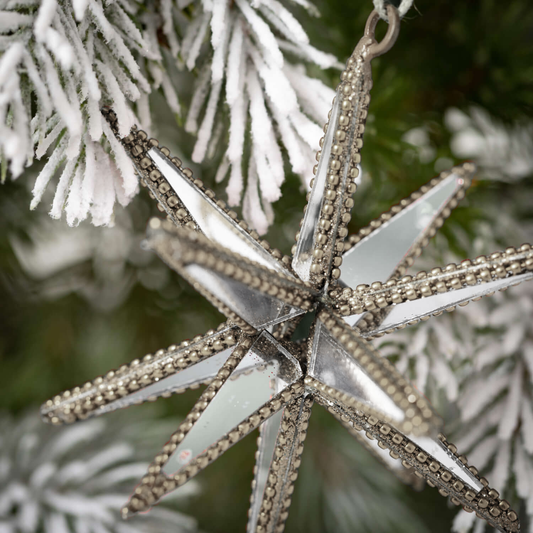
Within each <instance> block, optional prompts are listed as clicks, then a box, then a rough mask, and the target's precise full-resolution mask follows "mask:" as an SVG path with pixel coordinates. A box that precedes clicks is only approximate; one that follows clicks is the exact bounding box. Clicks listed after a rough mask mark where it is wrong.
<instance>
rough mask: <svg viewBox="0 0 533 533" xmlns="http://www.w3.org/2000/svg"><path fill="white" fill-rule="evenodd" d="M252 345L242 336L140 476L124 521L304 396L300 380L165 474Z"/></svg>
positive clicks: (124, 512)
mask: <svg viewBox="0 0 533 533" xmlns="http://www.w3.org/2000/svg"><path fill="white" fill-rule="evenodd" d="M251 345H252V339H251V338H250V337H244V336H243V337H242V339H241V340H240V342H239V344H238V345H237V347H236V348H235V350H234V351H233V353H232V355H231V356H230V357H229V359H228V360H227V361H226V362H225V363H224V365H223V366H222V367H221V369H220V371H219V372H218V374H217V376H216V377H215V379H214V380H213V381H212V382H211V383H210V384H209V386H208V387H207V388H206V389H205V391H204V392H203V393H202V395H201V396H200V398H199V399H198V401H197V402H196V404H195V405H194V407H193V408H192V410H191V412H190V413H189V414H188V415H187V417H186V418H185V420H184V421H183V422H182V423H181V424H180V426H179V428H178V429H177V431H176V432H175V433H174V434H173V435H172V436H171V437H170V441H169V442H168V443H167V444H166V445H165V446H164V447H163V449H162V450H161V452H160V453H159V454H158V455H157V456H156V457H155V459H154V462H153V463H152V464H151V465H150V467H149V468H148V475H146V476H145V477H143V479H142V481H141V484H140V485H139V486H138V487H137V488H136V489H135V492H134V494H133V496H132V498H131V499H130V501H129V502H128V504H127V505H126V506H125V507H124V508H123V510H122V514H123V516H124V517H125V518H127V517H128V516H130V515H131V514H134V513H137V512H142V511H146V510H148V509H149V508H150V507H151V506H152V505H154V504H155V503H156V502H157V501H158V500H159V499H160V498H161V497H163V496H164V495H165V494H167V493H168V492H170V491H172V490H174V489H175V488H176V487H179V486H181V485H183V484H184V483H186V482H187V481H189V479H191V478H192V477H194V476H195V475H196V474H198V472H200V471H201V470H203V469H204V468H205V467H206V466H207V465H208V464H210V463H211V462H212V461H214V460H215V459H217V458H218V456H219V455H220V454H222V453H223V452H225V451H226V450H227V449H228V448H229V447H230V446H233V444H235V443H237V442H238V441H239V440H241V439H242V438H243V437H245V436H246V435H248V433H250V432H251V431H253V430H254V429H255V428H257V427H258V426H259V425H260V424H261V423H262V422H264V421H265V420H266V419H267V418H269V417H270V416H272V415H273V414H274V413H276V412H277V411H279V410H280V409H281V408H282V407H283V406H284V405H286V404H287V403H289V402H291V401H292V400H294V399H296V398H297V397H298V396H301V395H302V394H303V392H304V385H303V382H302V380H300V381H298V382H296V383H294V384H293V385H291V386H289V387H288V388H287V389H286V390H284V391H283V392H281V393H280V394H277V395H275V396H273V397H272V398H271V399H270V401H269V402H268V403H266V404H265V405H264V406H263V407H261V408H260V409H258V410H257V411H256V412H254V413H252V414H251V415H250V416H249V417H248V418H247V419H245V420H244V421H243V422H241V423H240V424H239V425H238V426H236V427H234V428H233V429H232V430H231V431H229V432H228V433H227V435H225V436H224V437H222V438H221V439H219V440H217V441H216V442H215V443H213V444H212V445H211V446H209V447H208V448H207V449H206V450H205V451H204V452H203V453H201V454H200V455H198V456H197V457H196V458H195V459H193V460H192V461H191V462H190V463H189V464H188V465H187V466H186V467H185V468H183V469H181V471H180V472H179V473H177V474H175V475H173V476H167V475H165V474H164V473H163V472H162V467H163V466H164V465H165V463H166V462H167V461H168V459H169V457H170V455H171V454H172V453H173V452H174V451H175V450H176V448H177V446H178V444H179V443H180V442H181V441H182V440H183V439H184V438H185V435H186V434H187V433H188V432H189V431H190V430H191V429H192V428H193V426H194V424H195V423H196V421H197V420H199V419H200V417H201V415H202V413H203V412H204V411H205V410H206V409H207V407H208V406H209V404H210V403H211V402H212V401H213V400H214V399H215V398H216V394H217V392H218V391H219V390H220V389H221V388H222V386H223V385H224V384H225V383H226V381H227V380H228V379H235V375H234V374H233V371H234V370H235V368H236V367H237V365H238V364H239V363H240V362H241V360H242V359H243V357H244V356H245V355H246V353H247V351H248V349H249V348H250V347H251ZM237 379H238V378H237Z"/></svg>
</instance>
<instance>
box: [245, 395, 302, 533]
mask: <svg viewBox="0 0 533 533" xmlns="http://www.w3.org/2000/svg"><path fill="white" fill-rule="evenodd" d="M312 406H313V399H312V398H311V397H310V396H307V397H304V396H302V397H300V398H298V399H296V400H294V401H293V402H292V403H290V404H289V405H287V406H286V407H285V409H284V411H283V418H282V421H281V425H280V432H279V434H278V438H277V440H276V447H275V449H274V457H273V461H272V464H271V466H270V471H271V473H270V475H269V476H268V480H267V483H266V486H265V489H264V493H263V494H264V496H263V499H262V500H261V507H260V509H259V514H258V518H257V524H256V525H255V532H256V533H271V532H275V533H282V531H283V529H284V527H285V521H286V520H287V518H288V516H289V511H288V509H289V506H290V504H291V496H292V493H293V492H294V482H295V481H296V479H297V478H298V469H299V467H300V464H301V455H302V453H303V449H304V441H305V437H306V436H307V427H308V425H309V417H310V416H311V407H312ZM258 446H261V436H259V438H258ZM258 453H259V452H258ZM258 458H259V457H258ZM254 473H255V474H256V475H257V466H256V467H255V472H254ZM255 484H256V479H254V481H253V482H252V488H255ZM254 494H255V493H252V497H251V498H250V503H251V506H250V512H251V510H252V508H253V506H254V503H255V502H254ZM272 509H274V510H277V512H271V510H272ZM249 514H250V513H249ZM251 525H252V526H253V524H251Z"/></svg>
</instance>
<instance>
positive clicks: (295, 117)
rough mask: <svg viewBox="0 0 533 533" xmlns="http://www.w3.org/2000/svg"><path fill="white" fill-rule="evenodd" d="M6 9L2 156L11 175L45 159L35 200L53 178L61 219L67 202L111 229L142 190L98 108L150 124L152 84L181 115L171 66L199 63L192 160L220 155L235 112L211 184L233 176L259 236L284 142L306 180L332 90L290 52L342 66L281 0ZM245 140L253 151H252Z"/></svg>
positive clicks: (231, 186) (50, 3)
mask: <svg viewBox="0 0 533 533" xmlns="http://www.w3.org/2000/svg"><path fill="white" fill-rule="evenodd" d="M308 7H310V6H308ZM0 9H1V10H2V16H1V18H2V25H1V26H0V52H1V53H2V55H1V57H0V156H1V157H2V159H4V160H5V161H7V162H9V169H10V173H11V175H12V177H13V178H16V177H18V176H19V175H20V174H21V173H22V172H23V170H24V168H25V167H28V166H30V165H31V164H32V162H33V159H34V157H35V158H38V159H39V158H42V157H43V156H45V155H48V154H49V155H48V160H47V163H46V165H45V166H44V168H43V169H42V171H41V172H40V174H39V176H38V178H37V180H36V182H35V186H34V188H33V196H34V198H33V201H32V203H31V208H32V209H34V208H35V207H36V206H37V205H38V204H39V202H40V201H41V200H42V198H43V195H44V193H45V191H46V190H47V189H48V188H49V187H50V184H51V182H52V181H53V180H54V179H56V177H57V178H58V181H57V185H56V192H55V196H54V200H53V203H52V208H51V211H50V215H51V216H52V217H53V218H60V217H61V216H62V212H63V211H66V216H67V221H68V223H69V224H71V225H75V224H78V223H79V222H80V221H82V220H84V219H86V218H87V217H88V216H91V217H92V221H93V223H94V224H95V225H102V224H110V223H111V222H112V220H113V208H114V205H115V202H118V203H120V204H121V205H127V204H128V203H129V201H131V199H132V198H133V196H134V195H135V194H136V193H137V190H138V187H137V179H136V176H135V173H134V169H133V166H132V164H131V162H130V161H129V159H128V158H127V157H126V155H125V153H124V150H123V149H122V147H121V145H120V144H119V143H118V142H117V141H116V140H115V139H114V138H113V136H112V135H110V134H109V133H110V132H109V130H108V129H107V126H106V124H105V121H103V119H102V115H101V113H100V108H101V106H102V105H104V104H109V105H112V106H113V107H114V109H115V111H116V112H117V115H118V118H119V124H120V130H121V131H120V133H121V134H122V135H126V134H127V133H129V130H130V128H131V126H132V125H133V124H134V123H140V125H141V127H144V128H145V129H148V130H149V129H150V128H151V127H152V123H153V119H152V117H151V112H150V105H149V98H148V95H149V94H150V93H151V92H152V91H153V90H161V92H162V93H163V95H164V97H165V100H166V102H167V104H168V106H169V108H170V109H171V111H172V112H173V113H175V114H176V115H178V114H179V113H180V112H181V109H180V103H179V99H178V96H177V93H178V92H179V91H177V87H175V85H174V81H173V80H172V79H171V77H170V75H169V72H170V71H171V70H172V69H175V68H181V69H183V68H187V69H188V70H196V69H197V68H199V69H200V75H199V77H198V83H197V85H196V89H195V91H194V94H193V97H192V101H191V104H190V106H189V111H188V116H187V121H186V125H185V128H186V130H187V131H189V132H190V133H194V134H196V135H197V137H198V139H197V142H196V145H195V148H194V152H193V160H194V161H195V162H197V163H201V162H203V161H204V160H205V159H207V158H208V157H210V156H212V155H213V153H214V152H215V147H216V146H217V145H218V144H219V141H220V140H221V138H222V133H223V131H224V130H225V129H227V124H225V123H224V122H223V117H224V111H223V110H224V107H226V108H227V110H228V114H229V117H230V121H229V122H230V123H229V131H230V133H229V138H228V146H227V149H226V150H225V155H224V158H223V160H222V163H221V165H220V168H219V172H218V173H217V179H218V180H219V181H222V180H223V179H224V178H225V176H226V175H227V174H228V173H229V174H230V178H229V181H228V187H227V192H228V197H229V202H230V204H231V205H238V204H239V203H241V201H242V202H243V206H244V212H245V216H246V217H247V219H248V221H249V222H251V224H252V225H253V226H254V227H256V228H257V229H258V231H260V232H261V233H264V232H265V231H266V229H267V227H268V225H269V223H270V222H271V221H272V210H271V207H270V204H271V203H272V202H274V201H276V200H277V199H279V197H280V195H281V189H280V187H281V184H282V183H283V181H284V168H283V157H282V152H281V147H282V146H284V147H285V148H286V149H287V153H288V156H289V160H290V163H291V166H292V169H293V171H294V172H296V173H297V174H299V175H300V176H302V179H303V181H304V183H306V184H308V183H309V181H310V178H311V175H310V174H311V172H310V171H311V167H312V163H311V161H312V157H313V149H316V148H317V146H318V140H319V137H320V135H321V133H320V128H319V126H318V124H317V123H322V122H323V121H324V120H325V118H326V116H327V112H328V110H329V107H330V102H331V99H332V97H333V91H332V90H331V89H329V88H327V87H326V86H325V85H323V84H322V83H321V82H320V81H318V80H313V79H311V78H309V77H308V76H307V74H306V73H305V69H304V67H303V65H302V64H300V63H296V64H290V63H288V62H287V60H286V59H285V55H286V54H288V55H291V56H293V57H295V58H296V59H297V60H300V61H304V62H306V63H314V64H316V65H318V66H320V67H321V68H329V67H332V66H338V65H337V61H336V59H335V58H334V57H333V56H330V55H328V54H324V53H322V52H320V51H318V50H316V49H315V48H313V47H312V46H311V45H310V44H309V39H308V37H307V35H306V33H305V31H304V29H303V28H302V26H301V25H300V23H299V22H298V21H297V19H296V18H295V17H294V16H293V15H292V14H291V12H290V11H289V10H288V9H287V8H286V7H285V6H284V5H282V4H281V3H279V2H278V1H277V0H268V1H264V2H261V3H260V4H257V5H256V3H254V2H250V1H249V0H239V1H237V2H235V3H229V2H215V3H212V2H209V1H207V0H205V1H198V2H196V3H194V4H191V5H188V6H187V7H186V8H185V10H186V11H187V13H189V14H192V17H190V18H189V19H188V18H187V17H185V11H184V10H182V9H181V7H180V3H179V2H173V1H171V0H165V1H162V2H160V3H157V4H156V3H155V2H154V3H152V2H149V3H141V2H131V1H128V0H120V1H117V2H111V3H102V1H101V0H83V1H82V0H78V1H75V2H73V3H72V4H71V3H70V2H67V1H66V0H61V1H58V0H45V1H43V2H38V1H37V0H33V1H29V2H24V3H23V4H20V3H18V2H14V1H9V0H3V1H2V2H0ZM310 9H311V7H310ZM206 41H208V44H207V43H206ZM250 136H251V142H252V149H251V150H245V142H246V139H247V138H248V137H250ZM245 173H247V174H248V183H247V186H246V189H245V186H244V182H245V181H246V180H245V179H244V175H245ZM243 191H244V199H243Z"/></svg>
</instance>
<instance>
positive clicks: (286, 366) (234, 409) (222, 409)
mask: <svg viewBox="0 0 533 533" xmlns="http://www.w3.org/2000/svg"><path fill="white" fill-rule="evenodd" d="M301 376H302V372H301V369H300V366H299V364H298V361H297V360H296V359H295V358H294V357H293V356H292V355H291V354H290V353H289V352H287V350H285V348H283V347H282V346H281V345H280V344H279V343H278V342H277V341H276V340H275V339H274V338H273V337H272V336H271V335H270V334H269V333H267V332H263V333H262V334H261V335H260V336H259V337H258V338H257V340H256V341H255V342H254V344H253V345H252V347H251V348H250V350H249V351H248V352H247V354H246V355H245V356H244V357H243V359H242V360H241V362H240V363H239V364H238V365H237V367H236V369H235V371H234V372H233V373H232V374H231V376H230V377H229V378H228V379H227V380H226V381H225V382H224V384H223V385H222V387H221V388H220V389H219V391H218V392H217V393H216V395H215V396H214V398H213V399H212V400H211V401H210V402H209V404H208V405H207V407H206V408H205V409H204V410H203V411H202V413H201V415H200V417H199V418H198V420H197V421H196V422H195V424H194V425H193V427H192V428H191V429H190V431H189V432H188V433H187V434H186V435H185V438H184V439H183V440H182V441H181V442H180V443H179V445H178V446H177V448H176V449H175V451H174V452H173V453H172V455H171V456H170V457H169V458H168V460H167V462H166V463H165V464H164V466H163V467H162V471H163V472H164V473H165V474H167V475H168V476H170V475H174V474H176V473H179V472H180V470H182V469H183V468H185V467H186V466H187V465H188V464H189V463H190V462H191V461H192V460H193V459H195V458H196V457H197V456H198V455H200V454H201V453H203V452H204V451H205V450H206V449H207V448H208V447H209V446H211V445H212V444H215V443H216V442H218V441H219V440H220V439H222V438H223V437H225V436H226V435H227V434H228V433H229V432H230V431H232V430H233V429H234V428H235V427H237V426H238V425H239V424H240V423H242V422H243V421H244V420H246V419H247V418H248V417H249V416H250V415H252V414H253V413H254V412H255V411H257V410H258V409H260V408H261V407H263V406H264V405H266V404H268V403H269V402H270V400H272V398H273V397H274V396H276V395H278V394H280V393H281V392H283V391H284V390H285V389H287V388H288V387H289V386H290V385H292V384H293V383H295V382H296V381H297V380H298V379H300V378H301ZM251 430H252V429H250V431H251Z"/></svg>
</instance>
